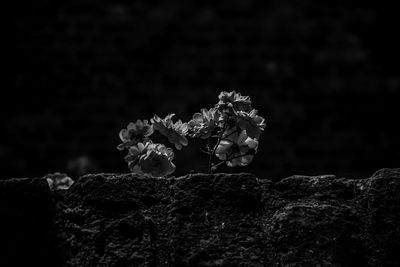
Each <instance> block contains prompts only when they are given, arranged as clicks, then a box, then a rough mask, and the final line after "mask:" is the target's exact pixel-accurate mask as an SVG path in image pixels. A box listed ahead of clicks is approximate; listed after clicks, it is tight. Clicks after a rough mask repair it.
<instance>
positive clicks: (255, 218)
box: [0, 169, 400, 266]
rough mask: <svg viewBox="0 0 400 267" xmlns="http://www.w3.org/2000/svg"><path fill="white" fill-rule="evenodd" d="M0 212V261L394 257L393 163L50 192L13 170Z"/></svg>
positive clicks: (373, 261)
mask: <svg viewBox="0 0 400 267" xmlns="http://www.w3.org/2000/svg"><path fill="white" fill-rule="evenodd" d="M0 212H1V214H2V223H4V222H5V223H6V225H5V227H1V229H2V231H4V232H5V233H4V235H2V236H6V238H5V240H4V239H3V238H2V243H3V245H5V246H6V247H7V250H5V253H4V256H2V257H1V260H3V261H8V262H9V263H10V265H21V264H23V263H29V266H45V265H49V266H63V265H66V266H399V265H400V253H398V251H397V250H396V249H397V248H398V247H400V169H383V170H380V171H378V172H376V173H375V174H374V175H373V176H372V177H370V178H367V179H357V180H355V179H346V178H337V177H335V176H334V175H322V176H292V177H288V178H286V179H283V180H281V181H279V182H277V183H273V182H271V181H270V180H266V179H259V178H256V177H255V176H253V175H252V174H245V173H242V174H217V175H205V174H193V175H187V176H184V177H180V178H170V179H140V178H138V177H135V176H133V175H130V174H124V175H120V174H92V175H86V176H83V177H81V178H80V179H79V180H78V181H77V182H76V183H75V184H74V185H73V186H72V187H71V188H70V189H69V190H67V191H57V192H49V191H48V189H47V185H46V183H45V182H44V181H43V180H41V179H14V180H5V181H0ZM2 252H4V250H2ZM12 263H14V264H12ZM1 265H2V266H7V265H4V264H1Z"/></svg>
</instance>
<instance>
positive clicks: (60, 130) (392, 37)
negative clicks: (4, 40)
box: [0, 0, 400, 179]
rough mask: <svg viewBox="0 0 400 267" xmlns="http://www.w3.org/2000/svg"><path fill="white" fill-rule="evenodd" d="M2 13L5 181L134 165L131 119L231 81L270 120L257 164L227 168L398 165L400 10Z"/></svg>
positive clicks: (279, 174) (153, 8)
mask: <svg viewBox="0 0 400 267" xmlns="http://www.w3.org/2000/svg"><path fill="white" fill-rule="evenodd" d="M8 11H9V12H10V14H11V16H12V20H11V30H12V32H13V35H12V37H11V38H9V40H8V41H11V42H10V44H11V49H10V51H11V52H10V55H11V58H12V63H13V64H10V66H9V67H8V70H10V71H11V75H9V77H7V80H11V82H10V84H7V85H6V86H5V87H3V90H4V91H3V92H4V94H3V97H2V99H1V103H0V104H1V115H0V116H1V120H2V121H4V123H2V124H3V128H2V136H3V137H2V138H1V141H0V142H1V143H0V164H1V165H0V166H1V178H8V177H21V176H31V177H32V176H42V175H45V174H46V173H49V172H55V171H61V172H66V173H68V174H70V175H72V176H73V177H76V175H78V174H83V173H87V172H127V171H128V169H127V167H126V164H125V162H124V160H123V156H124V153H121V152H119V151H117V150H116V149H115V147H116V146H117V145H118V143H119V139H118V132H119V130H120V129H121V128H123V127H125V126H126V125H127V124H128V122H130V121H136V119H139V118H140V119H145V118H150V117H152V116H153V114H154V113H157V114H158V115H160V116H165V115H167V114H168V113H176V114H177V116H176V117H177V118H182V119H183V120H185V121H186V120H189V119H190V117H191V115H192V114H193V113H194V112H197V111H198V110H199V109H200V108H202V107H211V106H212V105H214V104H215V103H216V102H217V96H218V94H219V92H220V91H221V90H233V89H236V90H237V91H240V92H241V93H242V94H244V95H249V96H251V98H252V100H253V105H254V107H255V108H257V109H259V113H260V115H261V116H264V117H265V118H266V119H267V127H266V130H265V132H264V134H263V135H262V136H261V140H260V147H259V153H258V155H257V156H256V158H255V161H254V162H253V163H252V165H250V167H248V168H243V169H237V170H228V169H221V171H249V172H254V173H255V174H257V175H258V176H259V177H261V178H270V179H279V178H283V177H285V176H289V175H293V174H308V175H312V174H325V173H333V174H337V175H338V176H348V177H354V178H362V177H366V176H369V175H371V174H372V172H374V171H375V170H377V169H379V168H382V167H398V165H399V162H400V161H399V159H400V151H399V138H398V137H399V130H398V128H397V127H396V126H397V125H396V124H398V122H399V119H398V113H397V109H398V107H397V105H398V102H399V99H400V98H399V97H400V90H399V89H400V75H399V71H398V70H399V68H398V64H399V58H400V57H399V49H398V48H399V47H400V44H399V41H397V40H396V35H398V27H397V23H396V21H397V20H396V16H397V10H396V9H394V8H393V7H388V6H382V5H380V6H379V5H376V4H375V5H370V4H368V2H365V1H320V0H308V1H283V0H275V1H251V0H247V1H241V0H230V1H150V0H143V1H99V0H96V1H95V0H79V1H74V0H71V1H65V0H63V1H50V0H37V1H27V2H23V1H15V3H14V4H13V6H12V8H11V9H10V10H7V12H8ZM8 78H11V79H8ZM195 143H196V145H197V143H198V142H195ZM196 145H194V146H193V147H189V148H184V149H183V150H182V151H181V152H177V153H176V159H175V161H174V162H175V163H176V165H177V171H176V173H175V175H181V174H185V173H187V172H189V171H191V170H194V171H196V172H197V171H205V170H206V161H207V159H206V157H205V156H203V155H202V154H201V153H200V152H199V150H198V147H197V146H196Z"/></svg>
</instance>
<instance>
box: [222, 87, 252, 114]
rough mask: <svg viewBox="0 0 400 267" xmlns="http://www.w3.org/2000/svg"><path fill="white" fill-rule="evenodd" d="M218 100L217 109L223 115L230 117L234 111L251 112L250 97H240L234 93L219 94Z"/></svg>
mask: <svg viewBox="0 0 400 267" xmlns="http://www.w3.org/2000/svg"><path fill="white" fill-rule="evenodd" d="M218 98H219V102H218V104H217V108H218V109H219V110H220V111H222V112H224V113H227V114H231V115H232V113H234V112H235V111H244V112H250V110H251V100H250V97H248V96H242V95H241V94H240V93H236V91H232V92H221V93H220V94H219V96H218Z"/></svg>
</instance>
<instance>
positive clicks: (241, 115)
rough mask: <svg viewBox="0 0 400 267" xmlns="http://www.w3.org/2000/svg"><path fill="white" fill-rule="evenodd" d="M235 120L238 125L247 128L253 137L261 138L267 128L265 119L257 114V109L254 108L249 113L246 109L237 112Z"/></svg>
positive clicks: (243, 128) (247, 131)
mask: <svg viewBox="0 0 400 267" xmlns="http://www.w3.org/2000/svg"><path fill="white" fill-rule="evenodd" d="M234 120H236V122H237V126H238V127H239V128H240V129H242V130H245V131H246V133H247V135H248V136H249V137H251V138H256V139H259V138H260V134H261V132H262V131H264V129H265V119H264V118H263V117H260V116H258V115H257V110H255V109H253V110H252V111H250V112H249V113H247V112H244V111H238V112H235V116H234Z"/></svg>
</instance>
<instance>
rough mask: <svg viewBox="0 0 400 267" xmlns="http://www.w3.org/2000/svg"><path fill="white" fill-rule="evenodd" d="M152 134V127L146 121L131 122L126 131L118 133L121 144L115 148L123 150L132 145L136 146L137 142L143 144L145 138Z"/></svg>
mask: <svg viewBox="0 0 400 267" xmlns="http://www.w3.org/2000/svg"><path fill="white" fill-rule="evenodd" d="M153 132H154V129H153V126H152V125H150V124H149V122H148V121H147V120H143V121H142V120H137V121H136V122H135V123H133V122H131V123H129V124H128V126H127V128H126V129H122V130H121V131H120V132H119V138H120V139H121V141H122V144H119V145H118V146H117V148H118V149H119V150H123V149H125V148H129V147H131V146H132V145H136V144H137V143H138V142H143V141H145V140H146V139H147V137H149V136H150V135H152V134H153Z"/></svg>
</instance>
